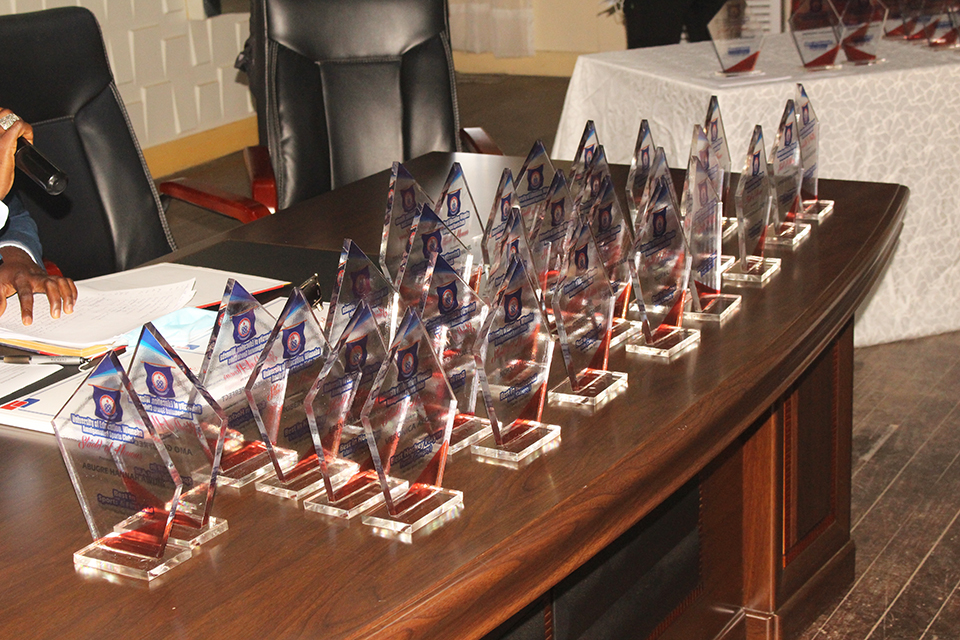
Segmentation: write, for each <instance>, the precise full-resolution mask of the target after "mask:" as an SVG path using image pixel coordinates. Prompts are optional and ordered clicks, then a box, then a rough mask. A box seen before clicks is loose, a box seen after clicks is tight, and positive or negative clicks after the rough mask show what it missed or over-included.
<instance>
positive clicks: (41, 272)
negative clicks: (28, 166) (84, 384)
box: [0, 108, 77, 325]
mask: <svg viewBox="0 0 960 640" xmlns="http://www.w3.org/2000/svg"><path fill="white" fill-rule="evenodd" d="M20 136H23V137H24V138H26V139H27V141H29V142H33V127H31V126H30V125H29V124H27V123H26V122H24V121H23V120H21V119H20V118H19V117H17V116H16V115H15V114H14V113H13V112H12V111H10V110H9V109H3V108H0V198H2V201H0V315H3V312H4V311H6V309H7V297H9V296H12V295H14V294H16V295H17V297H18V298H19V299H20V316H21V321H22V322H23V324H25V325H28V324H30V323H32V322H33V294H34V293H43V294H45V295H46V296H47V300H48V301H49V303H50V316H51V317H52V318H59V317H60V313H61V311H63V312H64V313H72V312H73V305H74V304H75V303H76V301H77V286H76V285H75V284H74V283H73V280H70V279H69V278H64V277H62V276H51V275H49V274H48V273H47V271H46V269H44V268H43V264H42V262H41V247H40V238H39V236H38V235H37V224H36V223H35V222H34V221H33V218H31V217H30V214H29V213H28V212H27V210H26V208H24V206H23V202H21V200H20V198H19V196H17V192H16V190H15V189H13V178H14V168H15V162H16V159H15V157H14V154H15V153H16V152H17V138H19V137H20Z"/></svg>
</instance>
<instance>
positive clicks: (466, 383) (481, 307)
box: [423, 258, 490, 454]
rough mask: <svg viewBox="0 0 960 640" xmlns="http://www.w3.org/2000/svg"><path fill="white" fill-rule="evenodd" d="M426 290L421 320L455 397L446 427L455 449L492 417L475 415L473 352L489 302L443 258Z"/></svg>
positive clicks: (486, 430)
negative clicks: (453, 411) (452, 415)
mask: <svg viewBox="0 0 960 640" xmlns="http://www.w3.org/2000/svg"><path fill="white" fill-rule="evenodd" d="M428 291H429V294H428V296H427V300H426V305H425V306H424V310H423V324H424V327H426V330H427V334H428V335H429V336H430V339H431V341H432V342H433V349H434V351H435V352H436V353H437V354H438V355H439V356H440V367H441V368H442V369H443V373H444V375H446V377H447V381H448V382H449V383H450V388H451V389H452V390H453V394H454V396H455V397H456V399H457V415H456V417H455V418H454V420H453V428H452V430H451V433H450V453H451V454H454V453H457V452H458V451H461V450H464V449H466V448H467V447H469V446H470V445H471V444H473V443H474V442H476V441H477V440H480V439H481V438H483V437H485V436H487V435H489V434H490V421H489V420H485V419H483V418H481V417H478V416H477V415H476V407H477V392H478V390H479V388H480V386H479V385H480V378H479V377H478V376H477V359H476V357H475V353H476V350H477V346H478V341H479V339H480V329H481V328H482V327H483V322H484V320H486V318H487V313H488V312H489V307H488V306H487V305H486V303H485V302H484V301H483V300H482V299H481V298H480V296H479V295H478V294H477V293H476V292H475V291H474V290H473V289H471V288H470V285H468V284H467V283H466V282H465V281H464V280H463V278H461V277H460V276H459V275H458V274H457V272H456V270H455V269H453V268H452V267H451V266H450V265H449V264H447V262H446V261H445V260H444V259H443V258H438V259H437V264H436V268H434V270H433V280H432V281H431V283H430V288H429V290H428Z"/></svg>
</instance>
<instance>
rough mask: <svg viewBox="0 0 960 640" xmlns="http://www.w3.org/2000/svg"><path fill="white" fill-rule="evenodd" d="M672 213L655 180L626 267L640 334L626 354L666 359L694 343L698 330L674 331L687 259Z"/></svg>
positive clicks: (668, 195)
mask: <svg viewBox="0 0 960 640" xmlns="http://www.w3.org/2000/svg"><path fill="white" fill-rule="evenodd" d="M659 152H660V150H659V149H658V153H659ZM667 175H669V174H667ZM677 209H678V207H677V201H676V195H675V193H674V191H673V186H672V183H670V182H669V181H668V180H667V179H666V177H665V176H660V177H658V178H657V181H656V183H655V185H654V189H653V195H652V196H651V198H650V200H649V202H648V204H647V210H646V212H645V213H644V216H643V218H641V220H640V226H639V228H638V230H637V236H636V239H635V241H634V247H633V251H634V259H633V260H632V261H631V262H630V275H631V277H632V278H633V290H634V296H635V298H636V300H637V305H638V306H639V308H640V312H641V321H642V323H643V331H642V332H641V333H640V334H639V335H638V336H637V337H636V338H635V339H631V340H628V341H627V352H629V353H637V354H641V355H646V356H653V357H657V358H662V359H666V360H669V359H671V358H673V357H674V356H676V355H678V354H679V353H680V352H682V351H683V350H685V349H687V348H689V347H690V346H692V345H693V344H695V343H697V342H699V340H700V332H699V331H697V330H696V329H685V328H681V326H680V325H681V322H682V320H683V304H684V298H685V294H686V290H687V284H688V282H689V278H690V264H691V256H690V251H689V249H688V248H687V242H686V239H685V238H684V234H683V228H682V225H681V222H680V217H679V215H678V214H677Z"/></svg>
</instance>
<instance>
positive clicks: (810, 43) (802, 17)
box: [789, 0, 840, 71]
mask: <svg viewBox="0 0 960 640" xmlns="http://www.w3.org/2000/svg"><path fill="white" fill-rule="evenodd" d="M789 24H790V33H791V34H792V35H793V42H794V44H795V45H797V52H798V53H799V54H800V60H801V61H802V62H803V67H804V68H805V69H808V70H811V71H814V70H820V69H837V68H839V65H837V64H836V60H837V54H838V53H840V16H838V15H837V10H836V9H835V8H834V6H833V3H832V2H830V0H798V1H796V2H794V4H793V12H792V13H791V15H790V21H789Z"/></svg>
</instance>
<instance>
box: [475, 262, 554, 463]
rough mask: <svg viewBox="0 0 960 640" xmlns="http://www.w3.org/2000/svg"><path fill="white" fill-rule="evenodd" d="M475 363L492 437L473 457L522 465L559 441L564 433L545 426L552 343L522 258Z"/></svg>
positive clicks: (493, 308)
mask: <svg viewBox="0 0 960 640" xmlns="http://www.w3.org/2000/svg"><path fill="white" fill-rule="evenodd" d="M476 357H477V366H478V367H479V368H480V385H481V390H482V392H483V400H484V404H485V405H486V408H487V417H488V418H489V419H490V423H491V426H492V427H493V434H492V435H491V436H490V437H487V438H484V439H483V440H481V441H480V442H477V443H476V444H474V445H473V446H472V447H471V451H472V452H473V454H474V455H475V456H477V457H478V458H479V459H481V460H484V461H494V462H496V461H505V462H507V463H518V462H520V461H521V460H523V459H524V458H526V457H528V456H530V455H533V454H535V453H537V452H538V451H540V450H542V449H543V448H545V447H547V446H548V445H550V444H551V443H553V442H555V441H557V440H558V439H559V437H560V427H558V426H556V425H548V424H543V423H541V422H540V415H541V413H542V411H543V402H544V400H545V398H546V395H547V378H548V376H549V374H550V361H551V358H552V357H553V343H552V342H551V339H550V330H549V328H548V326H547V322H546V321H545V318H544V314H543V309H542V307H541V306H540V300H539V298H538V296H537V287H536V284H534V282H533V280H532V279H531V278H530V276H529V274H528V273H527V269H526V268H525V266H524V263H523V261H522V260H520V259H519V258H518V257H514V258H513V260H512V261H511V263H510V269H509V271H508V273H507V278H506V279H505V281H504V284H503V286H502V287H501V288H500V291H499V292H498V293H497V297H496V299H495V301H494V304H493V305H492V306H491V311H490V314H489V315H488V316H487V320H486V322H485V323H484V325H483V330H482V334H481V340H480V345H479V347H478V351H477V353H476Z"/></svg>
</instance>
